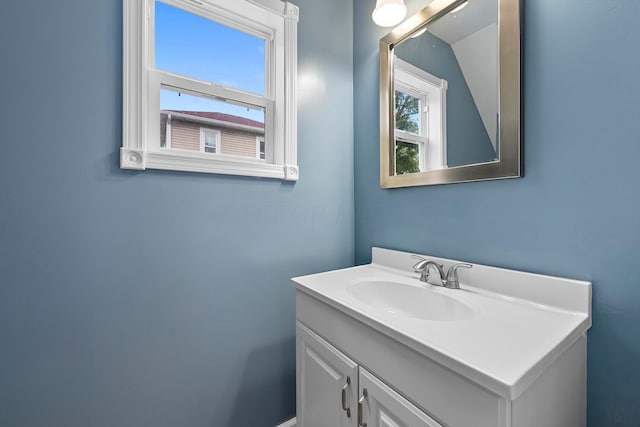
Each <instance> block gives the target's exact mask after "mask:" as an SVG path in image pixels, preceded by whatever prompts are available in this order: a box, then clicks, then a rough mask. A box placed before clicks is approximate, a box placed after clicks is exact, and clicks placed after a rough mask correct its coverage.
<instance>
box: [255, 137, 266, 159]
mask: <svg viewBox="0 0 640 427" xmlns="http://www.w3.org/2000/svg"><path fill="white" fill-rule="evenodd" d="M256 158H258V159H262V160H264V159H265V146H264V136H256Z"/></svg>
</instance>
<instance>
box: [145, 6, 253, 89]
mask: <svg viewBox="0 0 640 427" xmlns="http://www.w3.org/2000/svg"><path fill="white" fill-rule="evenodd" d="M155 5H156V9H155V60H156V65H155V66H156V68H157V69H160V70H164V71H168V72H172V73H176V74H182V75H185V76H189V77H194V78H196V79H199V80H205V81H210V82H214V83H217V84H220V85H223V86H227V87H232V88H234V89H240V90H243V91H246V92H252V93H256V94H258V95H264V94H265V41H264V40H263V39H261V38H258V37H254V36H251V35H248V34H245V33H243V32H241V31H238V30H234V29H232V28H229V27H227V26H225V25H222V24H218V23H216V22H213V21H210V20H208V19H205V18H202V17H200V16H197V15H194V14H192V13H189V12H185V11H183V10H181V9H178V8H176V7H173V6H169V5H167V4H165V3H162V2H159V1H156V3H155Z"/></svg>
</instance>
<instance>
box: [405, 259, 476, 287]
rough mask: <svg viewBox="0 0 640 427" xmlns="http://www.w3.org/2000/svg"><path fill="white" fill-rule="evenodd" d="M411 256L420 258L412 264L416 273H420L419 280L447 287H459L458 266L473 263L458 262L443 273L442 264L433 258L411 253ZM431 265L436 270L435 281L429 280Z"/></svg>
mask: <svg viewBox="0 0 640 427" xmlns="http://www.w3.org/2000/svg"><path fill="white" fill-rule="evenodd" d="M413 258H416V259H419V260H420V261H418V262H417V263H416V264H415V265H414V266H413V270H414V271H415V272H416V273H420V281H421V282H425V283H430V284H432V285H436V286H442V287H444V288H449V289H460V282H459V280H458V268H472V267H473V265H471V264H467V263H465V262H459V263H457V264H453V265H452V266H451V267H449V270H448V271H447V274H446V275H445V273H444V270H443V265H442V264H438V263H437V262H435V261H433V260H428V259H425V258H422V257H420V256H417V255H413ZM431 267H433V268H435V270H436V271H437V272H438V277H437V282H436V283H433V282H429V276H430V274H431Z"/></svg>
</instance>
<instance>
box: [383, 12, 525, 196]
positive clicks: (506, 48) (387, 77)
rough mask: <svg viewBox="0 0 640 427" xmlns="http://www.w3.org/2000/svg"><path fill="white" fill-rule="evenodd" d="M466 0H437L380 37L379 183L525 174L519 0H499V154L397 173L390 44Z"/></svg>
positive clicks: (428, 182)
mask: <svg viewBox="0 0 640 427" xmlns="http://www.w3.org/2000/svg"><path fill="white" fill-rule="evenodd" d="M465 1H466V0H435V1H433V2H432V3H430V4H429V5H428V6H427V7H425V8H424V9H422V10H421V11H419V12H418V13H416V14H415V15H413V16H412V17H411V18H409V19H407V20H406V21H405V22H403V23H402V24H400V25H399V26H398V27H396V28H395V29H394V30H393V31H391V32H390V33H389V34H387V35H386V36H385V37H383V38H382V39H381V40H380V187H381V188H398V187H413V186H419V185H437V184H451V183H458V182H471V181H484V180H491V179H504V178H520V177H522V176H523V164H522V163H523V162H522V136H521V96H520V93H521V92H520V90H521V89H520V80H521V24H520V9H521V4H520V2H521V0H497V1H498V39H499V40H498V45H499V51H498V55H499V56H498V57H499V67H498V69H499V77H498V88H499V92H500V94H499V109H498V110H499V140H500V144H499V156H498V159H499V160H496V161H493V162H487V163H477V164H471V165H465V166H456V167H451V168H446V169H437V170H431V171H425V172H417V173H412V174H405V175H395V171H394V170H393V168H394V166H393V163H394V162H393V159H394V156H395V125H394V120H395V119H394V103H393V99H394V84H393V81H394V76H393V58H394V54H393V48H394V47H395V46H397V45H398V44H399V43H401V42H402V41H404V40H406V39H407V38H409V37H410V36H411V35H412V34H414V33H415V32H417V31H419V30H420V29H422V28H424V27H426V26H427V25H428V24H429V23H431V22H433V21H435V20H437V19H439V18H440V17H442V16H444V15H446V14H447V13H449V12H451V11H452V10H453V9H455V8H456V7H458V6H460V5H461V4H462V3H464V2H465Z"/></svg>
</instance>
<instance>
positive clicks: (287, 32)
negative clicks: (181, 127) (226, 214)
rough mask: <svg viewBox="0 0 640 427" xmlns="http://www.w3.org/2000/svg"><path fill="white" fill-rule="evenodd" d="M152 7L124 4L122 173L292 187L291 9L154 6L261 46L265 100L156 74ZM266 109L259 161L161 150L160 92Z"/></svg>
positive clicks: (184, 1)
mask: <svg viewBox="0 0 640 427" xmlns="http://www.w3.org/2000/svg"><path fill="white" fill-rule="evenodd" d="M155 1H156V0H123V20H124V21H123V50H124V56H123V142H122V148H121V149H120V167H121V168H123V169H136V170H144V169H169V170H181V171H190V172H207V173H221V174H230V175H245V176H257V177H267V178H277V179H284V180H290V181H296V180H298V177H299V169H298V163H297V141H296V134H297V125H296V122H297V113H296V99H297V98H296V75H297V24H298V15H299V11H298V7H297V6H295V5H293V4H291V3H288V2H284V1H280V0H198V1H189V0H161V1H162V2H163V3H166V4H169V5H171V6H174V7H177V8H180V9H182V10H185V11H187V12H190V13H194V14H196V15H198V16H202V17H204V18H207V19H211V20H213V21H215V22H218V23H221V24H224V25H226V26H228V27H231V28H234V29H236V30H240V31H243V32H245V33H248V34H251V35H253V36H256V37H260V38H263V39H264V40H265V69H266V70H265V95H264V96H260V95H256V94H252V93H249V92H244V91H241V90H237V89H232V88H227V87H224V86H221V85H219V84H215V83H212V82H207V81H202V80H198V79H195V78H193V77H189V76H182V75H178V74H173V73H169V72H166V71H162V70H158V69H155V59H154V54H155V47H154V37H155V29H154V25H155V16H154V10H155ZM161 88H166V89H170V90H179V91H180V92H183V93H189V94H192V95H195V96H201V97H207V98H212V99H220V100H225V101H226V102H231V103H234V104H239V105H247V106H253V107H258V108H261V109H264V111H265V148H266V151H267V152H266V157H267V159H266V161H265V160H260V159H254V158H250V157H247V158H243V157H239V156H225V155H219V156H211V155H210V154H209V153H204V152H195V151H194V152H189V151H187V150H172V149H170V148H168V147H167V148H163V147H160V124H159V123H160V89H161Z"/></svg>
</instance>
